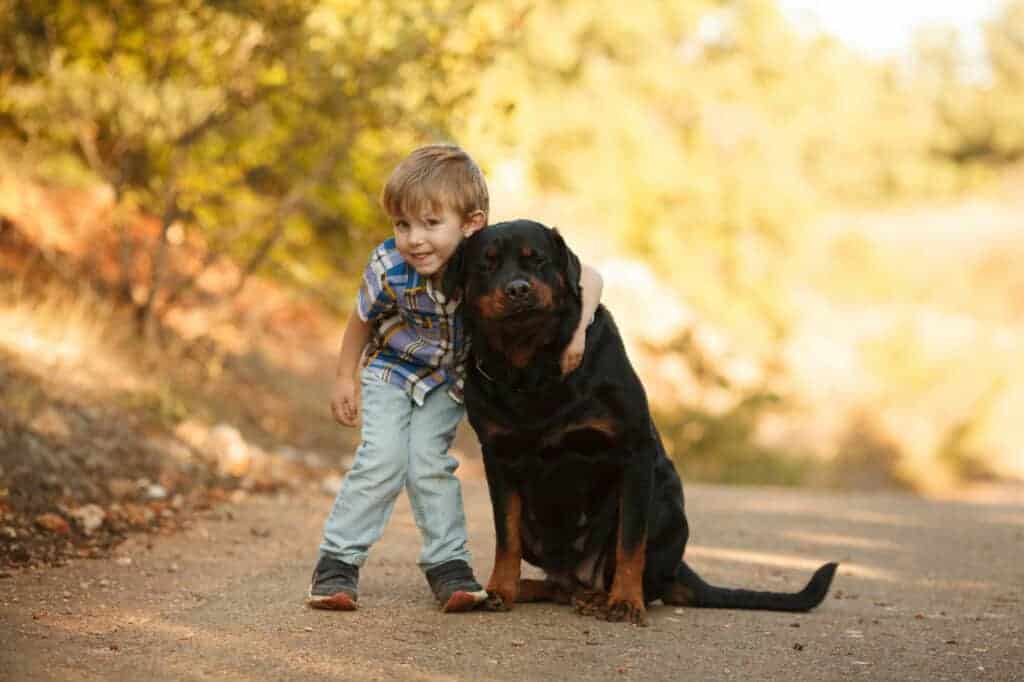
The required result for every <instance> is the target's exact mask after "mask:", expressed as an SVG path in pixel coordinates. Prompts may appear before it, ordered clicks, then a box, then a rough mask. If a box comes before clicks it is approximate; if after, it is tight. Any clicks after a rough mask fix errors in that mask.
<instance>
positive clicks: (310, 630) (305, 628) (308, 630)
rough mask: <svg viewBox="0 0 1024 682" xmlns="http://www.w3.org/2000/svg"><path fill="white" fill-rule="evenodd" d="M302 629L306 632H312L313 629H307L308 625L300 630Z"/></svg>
mask: <svg viewBox="0 0 1024 682" xmlns="http://www.w3.org/2000/svg"><path fill="white" fill-rule="evenodd" d="M302 629H303V630H305V631H306V632H313V628H311V627H309V626H308V625H307V626H306V627H304V628H302Z"/></svg>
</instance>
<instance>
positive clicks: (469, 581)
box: [427, 559, 487, 613]
mask: <svg viewBox="0 0 1024 682" xmlns="http://www.w3.org/2000/svg"><path fill="white" fill-rule="evenodd" d="M427 582H428V583H430V589H431V590H432V591H433V592H434V596H435V597H437V601H438V603H439V604H441V610H442V611H444V612H445V613H458V612H461V611H472V610H473V609H474V608H476V607H477V605H479V604H480V603H482V602H483V601H484V600H486V599H487V590H485V589H484V588H483V587H481V586H480V583H478V582H477V581H476V578H474V577H473V569H472V568H470V567H469V564H467V563H466V562H465V561H462V560H461V559H455V560H452V561H446V562H445V563H443V564H441V565H440V566H435V567H434V568H431V569H430V570H428V571H427Z"/></svg>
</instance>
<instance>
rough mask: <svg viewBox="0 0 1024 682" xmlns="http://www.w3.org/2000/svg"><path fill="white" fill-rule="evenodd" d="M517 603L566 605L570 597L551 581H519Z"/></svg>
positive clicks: (564, 590) (563, 589) (562, 588)
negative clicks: (541, 602) (540, 602)
mask: <svg viewBox="0 0 1024 682" xmlns="http://www.w3.org/2000/svg"><path fill="white" fill-rule="evenodd" d="M516 601H517V602H536V601H550V602H555V603H556V604H568V603H569V601H570V595H569V593H568V592H567V591H566V589H565V588H564V587H562V586H561V585H559V584H558V583H556V582H554V581H553V580H530V579H523V580H520V581H519V595H518V596H517V597H516Z"/></svg>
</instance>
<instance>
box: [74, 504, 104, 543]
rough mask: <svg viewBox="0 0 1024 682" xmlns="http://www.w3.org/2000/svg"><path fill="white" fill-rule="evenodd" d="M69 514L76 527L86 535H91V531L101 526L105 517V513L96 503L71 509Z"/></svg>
mask: <svg viewBox="0 0 1024 682" xmlns="http://www.w3.org/2000/svg"><path fill="white" fill-rule="evenodd" d="M70 514H71V518H72V519H74V520H75V524H76V525H77V526H78V528H79V529H80V530H81V531H82V532H83V533H85V534H86V535H92V533H93V531H95V530H96V529H97V528H99V527H100V526H102V525H103V521H104V519H106V518H107V513H106V512H105V511H103V508H102V507H100V506H99V505H96V504H86V505H83V506H81V507H78V508H77V509H73V510H72V511H71V512H70Z"/></svg>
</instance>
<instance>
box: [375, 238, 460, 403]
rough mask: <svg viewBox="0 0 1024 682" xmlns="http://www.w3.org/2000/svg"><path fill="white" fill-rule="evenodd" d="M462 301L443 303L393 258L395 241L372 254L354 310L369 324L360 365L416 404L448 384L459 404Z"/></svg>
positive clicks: (429, 286) (422, 280)
mask: <svg viewBox="0 0 1024 682" xmlns="http://www.w3.org/2000/svg"><path fill="white" fill-rule="evenodd" d="M461 300H462V299H461V297H458V298H453V299H452V300H450V301H449V300H446V299H445V297H444V294H442V293H441V292H440V291H438V290H437V289H435V288H434V286H433V284H431V282H430V279H429V278H424V277H421V276H420V274H419V273H418V272H416V270H415V268H413V267H412V266H411V265H409V264H408V263H406V262H405V260H403V259H402V256H401V255H400V254H399V253H398V248H397V247H396V246H395V240H394V239H393V238H392V239H388V240H387V241H385V242H383V243H382V244H381V245H380V246H378V247H377V248H376V249H374V251H373V253H372V254H371V255H370V262H369V263H368V264H367V266H366V270H365V271H364V272H363V282H362V285H361V286H360V287H359V302H358V306H357V308H356V310H357V312H358V313H359V317H360V318H362V319H363V320H364V321H366V322H370V323H371V324H372V325H373V334H372V336H371V339H370V346H369V352H368V353H367V356H366V359H365V360H364V363H363V364H364V366H366V367H370V368H372V369H375V370H377V371H378V372H379V374H380V377H381V379H382V380H384V381H385V382H387V383H389V384H392V385H394V386H398V387H399V388H401V389H403V390H405V391H406V392H407V393H408V394H409V397H410V398H412V400H413V401H414V402H415V403H416V404H417V405H422V404H423V401H424V399H425V398H426V397H427V394H429V393H430V392H431V391H433V390H434V389H435V388H437V387H439V386H444V385H446V384H447V385H448V387H449V388H448V394H449V395H450V396H451V397H452V399H453V400H455V401H456V402H459V403H461V402H462V384H463V377H464V367H463V364H464V363H465V360H466V355H467V353H468V350H469V348H468V343H467V339H466V338H465V334H464V331H463V326H462V316H461V315H460V314H458V307H459V303H460V302H461Z"/></svg>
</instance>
